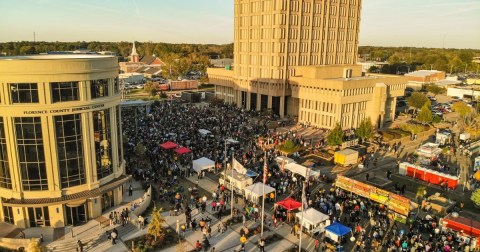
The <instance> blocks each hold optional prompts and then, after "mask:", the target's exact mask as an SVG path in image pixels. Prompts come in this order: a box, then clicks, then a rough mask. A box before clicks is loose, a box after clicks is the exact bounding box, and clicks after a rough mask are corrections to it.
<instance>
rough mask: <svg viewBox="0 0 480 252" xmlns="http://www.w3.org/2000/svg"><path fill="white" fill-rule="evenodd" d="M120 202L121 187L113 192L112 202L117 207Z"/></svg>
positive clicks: (121, 195)
mask: <svg viewBox="0 0 480 252" xmlns="http://www.w3.org/2000/svg"><path fill="white" fill-rule="evenodd" d="M122 201H123V190H122V187H121V186H120V187H117V188H116V189H114V190H113V202H114V204H115V206H118V205H120V204H121V203H122Z"/></svg>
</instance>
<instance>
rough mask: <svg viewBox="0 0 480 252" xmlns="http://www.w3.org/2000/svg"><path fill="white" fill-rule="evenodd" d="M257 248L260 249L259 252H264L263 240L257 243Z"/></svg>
mask: <svg viewBox="0 0 480 252" xmlns="http://www.w3.org/2000/svg"><path fill="white" fill-rule="evenodd" d="M258 246H259V247H260V252H265V240H264V239H263V238H262V239H260V241H259V242H258Z"/></svg>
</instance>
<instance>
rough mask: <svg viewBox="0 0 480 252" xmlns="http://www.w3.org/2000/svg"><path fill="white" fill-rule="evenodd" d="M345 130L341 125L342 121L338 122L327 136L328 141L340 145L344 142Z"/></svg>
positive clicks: (331, 144)
mask: <svg viewBox="0 0 480 252" xmlns="http://www.w3.org/2000/svg"><path fill="white" fill-rule="evenodd" d="M343 135H344V133H343V130H342V126H340V123H337V124H336V125H335V128H333V129H332V131H330V134H329V135H328V137H327V143H328V145H330V146H335V145H340V144H342V142H343Z"/></svg>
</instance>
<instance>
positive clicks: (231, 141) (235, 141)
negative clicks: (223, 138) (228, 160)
mask: <svg viewBox="0 0 480 252" xmlns="http://www.w3.org/2000/svg"><path fill="white" fill-rule="evenodd" d="M227 143H228V144H239V143H240V142H239V141H237V140H235V139H233V138H229V139H227Z"/></svg>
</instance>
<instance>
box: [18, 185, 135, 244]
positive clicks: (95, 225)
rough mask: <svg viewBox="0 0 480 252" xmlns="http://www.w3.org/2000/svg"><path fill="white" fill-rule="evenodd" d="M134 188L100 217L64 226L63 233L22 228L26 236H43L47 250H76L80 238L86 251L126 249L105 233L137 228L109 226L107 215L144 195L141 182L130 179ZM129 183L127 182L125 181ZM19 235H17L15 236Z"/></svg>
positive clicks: (123, 233)
mask: <svg viewBox="0 0 480 252" xmlns="http://www.w3.org/2000/svg"><path fill="white" fill-rule="evenodd" d="M131 183H132V186H133V188H134V190H133V195H132V196H128V192H126V193H125V194H124V195H123V201H122V204H121V205H119V206H115V207H113V208H111V209H108V210H107V211H105V212H104V213H103V214H102V215H101V216H100V217H97V218H95V219H92V220H89V221H88V222H87V223H85V224H83V225H81V226H74V227H72V226H68V227H65V228H64V235H62V236H60V237H55V233H56V232H57V231H56V230H57V229H54V228H50V227H46V228H28V229H25V230H24V233H25V234H26V237H39V236H40V234H43V236H44V243H43V245H45V246H46V247H47V249H48V250H49V251H68V250H74V251H75V250H76V248H77V241H78V240H81V241H82V243H83V244H84V249H85V250H88V251H128V249H127V248H126V247H125V245H123V243H122V242H121V241H119V242H118V243H117V244H116V245H114V246H111V245H110V244H111V241H110V240H108V239H107V237H106V235H105V233H106V232H107V231H110V230H111V229H113V228H117V230H118V231H119V237H120V238H122V236H125V235H127V234H128V233H131V232H135V231H136V230H137V228H136V227H135V226H134V225H133V224H131V223H129V224H127V225H125V227H122V226H121V225H115V226H109V221H108V217H109V214H110V212H111V211H121V210H122V209H124V208H126V207H128V208H130V204H131V202H133V201H136V200H139V199H140V198H141V197H142V196H143V195H144V190H143V188H142V185H141V183H139V182H136V181H133V180H132V182H131ZM127 184H128V185H129V183H127ZM17 237H19V235H18V236H17ZM54 238H56V239H54Z"/></svg>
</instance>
